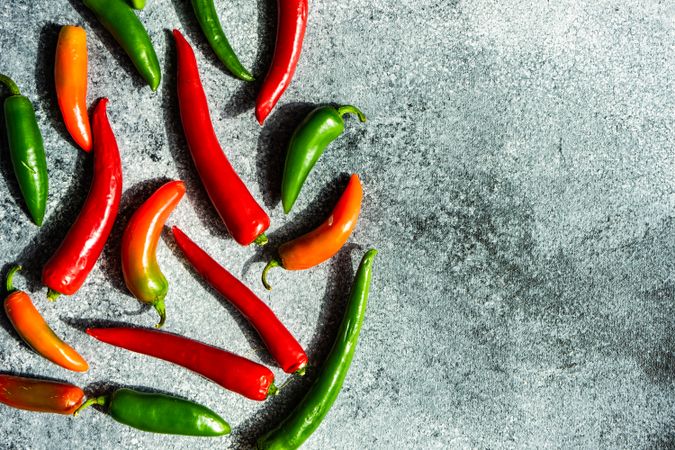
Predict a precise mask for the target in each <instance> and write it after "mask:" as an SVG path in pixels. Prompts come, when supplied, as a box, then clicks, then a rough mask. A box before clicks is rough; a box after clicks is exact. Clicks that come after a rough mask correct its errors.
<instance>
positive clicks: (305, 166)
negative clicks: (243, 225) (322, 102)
mask: <svg viewBox="0 0 675 450" xmlns="http://www.w3.org/2000/svg"><path fill="white" fill-rule="evenodd" d="M350 113H351V114H356V115H357V116H358V118H359V120H361V122H365V121H366V116H365V115H364V114H363V113H362V112H361V111H360V110H359V109H358V108H356V107H355V106H351V105H345V106H340V107H339V108H334V107H332V106H321V107H319V108H316V109H315V110H314V111H312V112H310V113H309V114H308V115H307V117H305V120H303V121H302V123H300V125H299V126H298V127H297V128H296V129H295V132H293V136H292V137H291V141H290V143H289V144H288V152H287V153H286V163H285V165H284V175H283V178H282V181H281V203H282V205H283V206H284V212H285V213H286V214H288V213H289V212H290V211H291V208H292V207H293V204H294V203H295V201H296V200H297V198H298V195H299V194H300V190H301V189H302V185H303V184H304V183H305V180H306V179H307V175H309V172H311V171H312V168H313V167H314V164H316V162H317V161H318V159H319V158H320V157H321V154H323V151H324V150H325V149H326V147H327V146H328V144H330V143H331V142H333V141H334V140H335V139H336V138H337V137H338V136H340V135H341V134H342V132H343V131H344V130H345V122H344V120H343V117H344V115H345V114H350Z"/></svg>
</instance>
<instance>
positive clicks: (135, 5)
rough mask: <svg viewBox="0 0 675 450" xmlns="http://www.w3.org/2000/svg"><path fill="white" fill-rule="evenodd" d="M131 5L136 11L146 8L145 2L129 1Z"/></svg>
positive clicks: (141, 0) (143, 0) (140, 0)
mask: <svg viewBox="0 0 675 450" xmlns="http://www.w3.org/2000/svg"><path fill="white" fill-rule="evenodd" d="M129 3H130V4H131V6H132V7H133V8H134V9H143V8H145V0H129Z"/></svg>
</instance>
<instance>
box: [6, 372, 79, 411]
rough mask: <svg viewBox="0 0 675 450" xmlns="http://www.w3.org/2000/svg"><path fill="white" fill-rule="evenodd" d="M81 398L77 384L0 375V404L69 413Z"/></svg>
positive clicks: (75, 407) (77, 405)
mask: <svg viewBox="0 0 675 450" xmlns="http://www.w3.org/2000/svg"><path fill="white" fill-rule="evenodd" d="M83 401H84V392H83V391H82V389H80V388H79V387H77V386H73V385H72V384H68V383H60V382H58V381H51V380H40V379H37V378H26V377H18V376H15V375H7V374H0V403H4V404H5V405H8V406H11V407H12V408H18V409H25V410H27V411H36V412H48V413H54V414H65V415H71V414H73V413H74V412H75V410H76V409H77V408H79V407H80V405H81V404H82V402H83Z"/></svg>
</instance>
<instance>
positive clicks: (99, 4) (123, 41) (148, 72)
mask: <svg viewBox="0 0 675 450" xmlns="http://www.w3.org/2000/svg"><path fill="white" fill-rule="evenodd" d="M83 3H84V5H85V6H86V7H87V8H89V9H91V10H92V11H93V12H94V14H95V15H96V18H97V19H98V20H99V22H101V24H102V25H103V26H104V27H105V28H106V29H107V30H108V31H109V32H110V33H111V34H112V35H113V37H114V38H115V40H116V41H117V42H118V43H119V44H120V45H121V46H122V48H123V49H124V51H125V52H126V53H127V55H129V58H131V62H133V63H134V66H136V69H137V70H138V72H139V73H140V74H141V76H143V78H145V80H146V81H147V82H148V84H149V85H150V87H151V88H152V90H153V91H156V90H157V88H158V87H159V81H160V79H161V72H160V69H159V61H158V60H157V54H156V53H155V48H154V47H153V46H152V42H151V41H150V36H148V32H147V31H146V30H145V27H143V24H142V23H141V21H140V20H138V17H136V13H134V10H133V9H131V6H129V5H128V4H127V3H126V2H125V1H124V0H83Z"/></svg>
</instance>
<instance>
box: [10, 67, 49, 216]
mask: <svg viewBox="0 0 675 450" xmlns="http://www.w3.org/2000/svg"><path fill="white" fill-rule="evenodd" d="M0 83H2V84H4V85H5V86H7V88H8V89H9V91H10V93H11V94H12V95H11V96H9V97H7V99H6V100H5V125H6V126H7V141H8V143H9V154H10V157H11V159H12V165H13V166H14V173H15V174H16V179H17V181H18V182H19V188H20V189H21V194H22V195H23V198H24V200H25V201H26V206H27V207H28V212H29V213H30V215H31V217H32V218H33V222H35V223H36V224H37V225H38V226H40V225H42V220H43V219H44V217H45V209H46V207H47V190H48V184H49V183H48V180H47V160H46V158H45V148H44V143H43V142H42V134H40V128H39V127H38V124H37V119H36V118H35V110H34V109H33V105H32V104H31V102H30V100H28V98H26V97H24V96H23V95H21V92H20V91H19V88H18V86H17V85H16V83H14V81H12V79H11V78H9V77H7V76H5V75H0Z"/></svg>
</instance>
